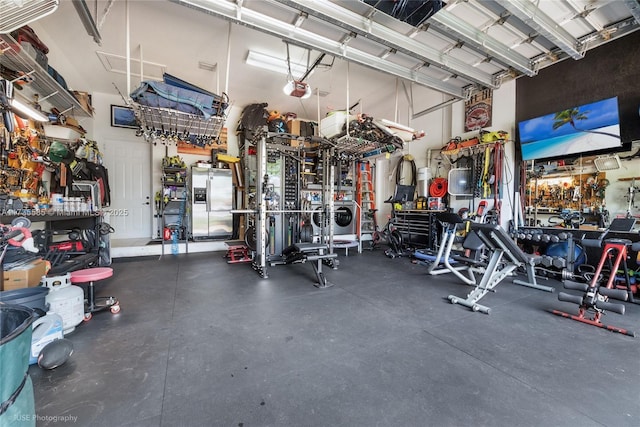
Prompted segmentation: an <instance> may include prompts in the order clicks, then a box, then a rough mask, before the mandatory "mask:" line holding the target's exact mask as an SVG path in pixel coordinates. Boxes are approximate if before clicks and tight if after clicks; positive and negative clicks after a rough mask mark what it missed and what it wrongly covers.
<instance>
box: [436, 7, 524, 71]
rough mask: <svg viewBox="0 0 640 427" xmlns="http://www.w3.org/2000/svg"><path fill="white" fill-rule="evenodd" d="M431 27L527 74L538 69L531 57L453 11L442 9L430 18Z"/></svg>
mask: <svg viewBox="0 0 640 427" xmlns="http://www.w3.org/2000/svg"><path fill="white" fill-rule="evenodd" d="M429 23H430V24H431V27H430V28H434V27H435V28H437V29H438V30H440V31H441V32H442V33H443V34H445V35H448V37H451V36H452V34H451V33H452V32H453V33H454V34H453V35H454V36H456V37H457V38H458V39H460V40H463V41H464V42H465V43H466V44H467V45H470V46H472V47H473V48H474V49H475V50H478V51H480V52H484V53H486V54H487V55H489V56H492V57H494V58H496V60H498V61H500V62H502V63H504V64H505V65H507V66H510V67H512V68H514V69H515V70H517V71H519V72H521V73H523V74H525V75H527V76H535V75H536V70H535V69H534V67H533V65H532V64H531V61H530V60H529V58H527V57H526V56H524V55H521V54H519V53H518V52H516V51H514V50H513V49H511V48H509V47H508V46H506V45H504V44H503V43H501V42H499V41H498V40H496V39H495V38H493V37H491V36H490V35H488V34H487V33H485V32H483V31H480V30H479V29H477V28H475V27H472V26H471V25H468V24H467V23H465V22H463V21H461V20H460V19H458V18H456V16H455V15H453V14H452V13H450V12H448V11H446V10H444V9H442V10H440V11H439V12H438V13H436V14H435V15H433V16H432V17H431V18H430V19H429Z"/></svg>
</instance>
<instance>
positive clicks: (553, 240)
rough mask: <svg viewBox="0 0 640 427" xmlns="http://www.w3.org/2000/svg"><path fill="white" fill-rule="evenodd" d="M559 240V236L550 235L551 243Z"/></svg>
mask: <svg viewBox="0 0 640 427" xmlns="http://www.w3.org/2000/svg"><path fill="white" fill-rule="evenodd" d="M559 241H560V237H558V236H557V235H555V234H552V235H551V243H558V242H559Z"/></svg>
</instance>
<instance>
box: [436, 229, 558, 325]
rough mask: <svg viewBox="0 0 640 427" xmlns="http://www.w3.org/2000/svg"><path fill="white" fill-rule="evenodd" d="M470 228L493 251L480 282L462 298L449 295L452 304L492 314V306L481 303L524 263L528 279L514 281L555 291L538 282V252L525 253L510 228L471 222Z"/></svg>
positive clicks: (530, 286) (518, 283)
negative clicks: (534, 253) (513, 238)
mask: <svg viewBox="0 0 640 427" xmlns="http://www.w3.org/2000/svg"><path fill="white" fill-rule="evenodd" d="M471 231H473V232H475V233H476V235H477V236H478V238H479V239H480V240H481V241H482V242H483V243H484V245H485V247H486V248H487V249H488V250H489V251H491V256H490V258H489V262H488V263H487V265H486V267H485V270H484V274H483V276H482V279H481V280H480V283H478V284H476V287H475V289H474V290H473V291H471V292H470V293H469V294H468V295H467V298H466V299H461V298H460V297H457V296H455V295H449V296H448V297H447V298H448V299H449V301H451V303H452V304H460V305H464V306H465V307H469V308H471V309H472V310H473V311H480V312H482V313H485V314H489V313H490V311H491V309H490V308H489V307H487V306H484V305H481V304H478V301H480V300H481V299H482V297H484V296H485V295H486V294H487V293H489V292H494V289H495V287H496V286H498V285H499V284H500V282H502V280H504V278H505V277H507V276H508V275H510V274H511V273H512V272H513V271H514V270H516V269H518V268H520V267H524V268H525V269H526V272H527V280H526V281H525V280H518V279H515V280H514V281H513V283H515V284H517V285H521V286H527V287H529V288H534V289H538V290H541V291H546V292H553V288H552V287H550V286H542V285H538V284H537V283H536V276H535V269H534V261H535V256H533V255H531V254H526V253H524V252H522V250H521V249H520V248H519V247H518V245H516V244H515V242H514V241H513V240H512V239H511V237H510V236H509V235H508V234H507V232H506V231H505V230H504V229H503V228H502V227H500V226H499V225H495V224H478V223H472V224H471Z"/></svg>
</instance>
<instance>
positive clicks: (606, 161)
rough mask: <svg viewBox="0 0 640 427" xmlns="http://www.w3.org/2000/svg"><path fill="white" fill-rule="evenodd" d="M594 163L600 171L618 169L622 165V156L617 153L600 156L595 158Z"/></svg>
mask: <svg viewBox="0 0 640 427" xmlns="http://www.w3.org/2000/svg"><path fill="white" fill-rule="evenodd" d="M593 164H594V166H595V167H596V170H597V171H598V172H602V171H611V170H616V169H620V168H621V167H622V164H621V163H620V157H618V155H617V154H613V155H608V156H598V157H596V158H595V159H593Z"/></svg>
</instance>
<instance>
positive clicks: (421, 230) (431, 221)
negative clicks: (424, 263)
mask: <svg viewBox="0 0 640 427" xmlns="http://www.w3.org/2000/svg"><path fill="white" fill-rule="evenodd" d="M438 212H442V211H439V210H414V209H412V210H396V211H395V212H394V221H395V222H394V225H395V227H396V229H397V230H398V231H399V232H400V233H402V237H403V238H404V244H405V245H407V246H411V247H416V248H427V249H435V248H436V245H437V243H438V227H437V221H436V214H437V213H438Z"/></svg>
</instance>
